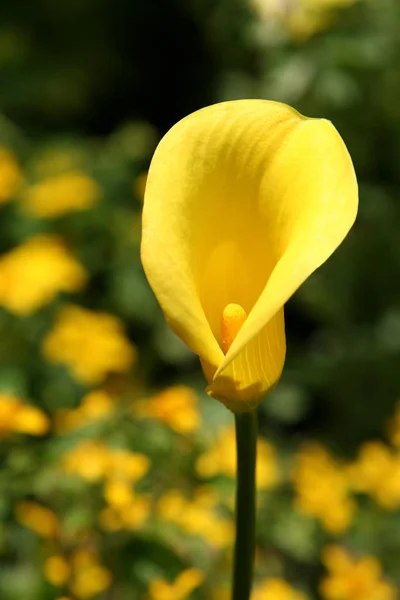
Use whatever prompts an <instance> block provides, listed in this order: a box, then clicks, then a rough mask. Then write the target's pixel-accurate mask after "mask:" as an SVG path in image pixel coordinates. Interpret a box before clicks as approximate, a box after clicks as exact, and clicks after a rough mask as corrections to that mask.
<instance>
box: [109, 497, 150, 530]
mask: <svg viewBox="0 0 400 600" xmlns="http://www.w3.org/2000/svg"><path fill="white" fill-rule="evenodd" d="M150 511H151V501H150V498H149V497H148V496H146V495H143V494H140V495H139V494H133V495H132V498H131V499H130V501H129V502H126V503H123V504H119V505H116V504H115V503H114V506H106V507H105V508H103V510H102V511H101V512H100V515H99V523H100V526H101V527H102V528H103V529H104V530H105V531H119V530H121V529H128V530H130V531H136V530H137V529H140V528H141V527H143V525H144V524H145V522H146V521H147V519H148V518H149V516H150Z"/></svg>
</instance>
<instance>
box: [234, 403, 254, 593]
mask: <svg viewBox="0 0 400 600" xmlns="http://www.w3.org/2000/svg"><path fill="white" fill-rule="evenodd" d="M235 425H236V448H237V483H236V486H237V487H236V543H235V559H234V570H233V592H232V600H249V598H250V594H251V587H252V580H253V565H254V546H255V528H256V481H255V469H256V445H257V413H256V411H252V412H249V413H243V414H237V415H235Z"/></svg>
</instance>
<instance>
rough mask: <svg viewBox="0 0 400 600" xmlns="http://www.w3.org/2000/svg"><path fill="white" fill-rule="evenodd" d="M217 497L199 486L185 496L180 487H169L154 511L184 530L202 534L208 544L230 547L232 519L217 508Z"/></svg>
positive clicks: (195, 534) (193, 534)
mask: <svg viewBox="0 0 400 600" xmlns="http://www.w3.org/2000/svg"><path fill="white" fill-rule="evenodd" d="M217 504H218V498H217V497H216V496H215V494H214V493H213V492H211V491H210V490H208V489H207V488H204V489H202V488H199V489H198V490H197V491H196V493H195V494H194V496H193V498H191V499H190V500H188V499H187V498H186V497H185V496H184V495H183V494H182V493H181V492H180V491H178V490H170V491H168V492H167V493H166V494H164V495H163V496H162V497H161V498H160V499H159V501H158V504H157V513H158V515H159V516H160V517H161V518H162V519H163V520H164V521H167V522H169V523H174V524H175V525H176V526H178V527H179V528H180V529H182V531H184V532H185V533H187V534H189V535H192V536H198V537H201V538H203V539H204V540H205V541H206V542H207V543H209V544H210V545H211V546H215V547H217V548H225V547H229V546H230V545H231V544H232V542H233V539H234V526H233V523H232V522H231V521H230V520H228V519H226V518H222V517H221V516H220V515H219V514H218V512H217Z"/></svg>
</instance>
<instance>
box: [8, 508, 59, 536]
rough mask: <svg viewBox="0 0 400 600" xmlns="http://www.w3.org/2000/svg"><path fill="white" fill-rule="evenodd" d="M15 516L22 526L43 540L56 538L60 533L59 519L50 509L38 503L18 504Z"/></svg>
mask: <svg viewBox="0 0 400 600" xmlns="http://www.w3.org/2000/svg"><path fill="white" fill-rule="evenodd" d="M15 516H16V519H17V521H19V522H20V523H21V524H22V525H24V526H25V527H28V529H31V530H32V531H34V532H35V533H37V535H40V536H41V537H43V538H54V537H57V536H58V534H59V533H60V522H59V520H58V517H57V516H56V515H55V514H54V513H53V512H52V511H51V510H50V509H49V508H46V507H45V506H42V505H41V504H38V503H37V502H31V501H21V502H17V503H16V505H15Z"/></svg>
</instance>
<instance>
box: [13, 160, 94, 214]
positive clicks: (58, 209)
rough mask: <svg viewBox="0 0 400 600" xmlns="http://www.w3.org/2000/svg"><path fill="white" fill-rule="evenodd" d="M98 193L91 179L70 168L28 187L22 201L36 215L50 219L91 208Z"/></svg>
mask: <svg viewBox="0 0 400 600" xmlns="http://www.w3.org/2000/svg"><path fill="white" fill-rule="evenodd" d="M100 197H101V190H100V188H99V186H98V184H97V183H96V182H95V181H94V180H93V179H91V178H90V177H89V176H88V175H86V174H85V173H83V172H81V171H70V172H68V173H62V174H59V175H55V176H53V177H48V178H47V179H45V180H44V181H41V182H39V183H36V184H35V185H33V186H31V187H30V188H27V189H26V190H25V192H24V194H23V197H22V205H23V207H24V208H25V210H26V211H27V212H29V213H30V214H32V215H34V216H35V217H40V218H45V219H50V218H54V217H60V216H62V215H64V214H66V213H69V212H73V211H77V210H86V209H88V208H91V207H92V206H94V205H95V204H96V203H97V202H98V200H99V199H100Z"/></svg>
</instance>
